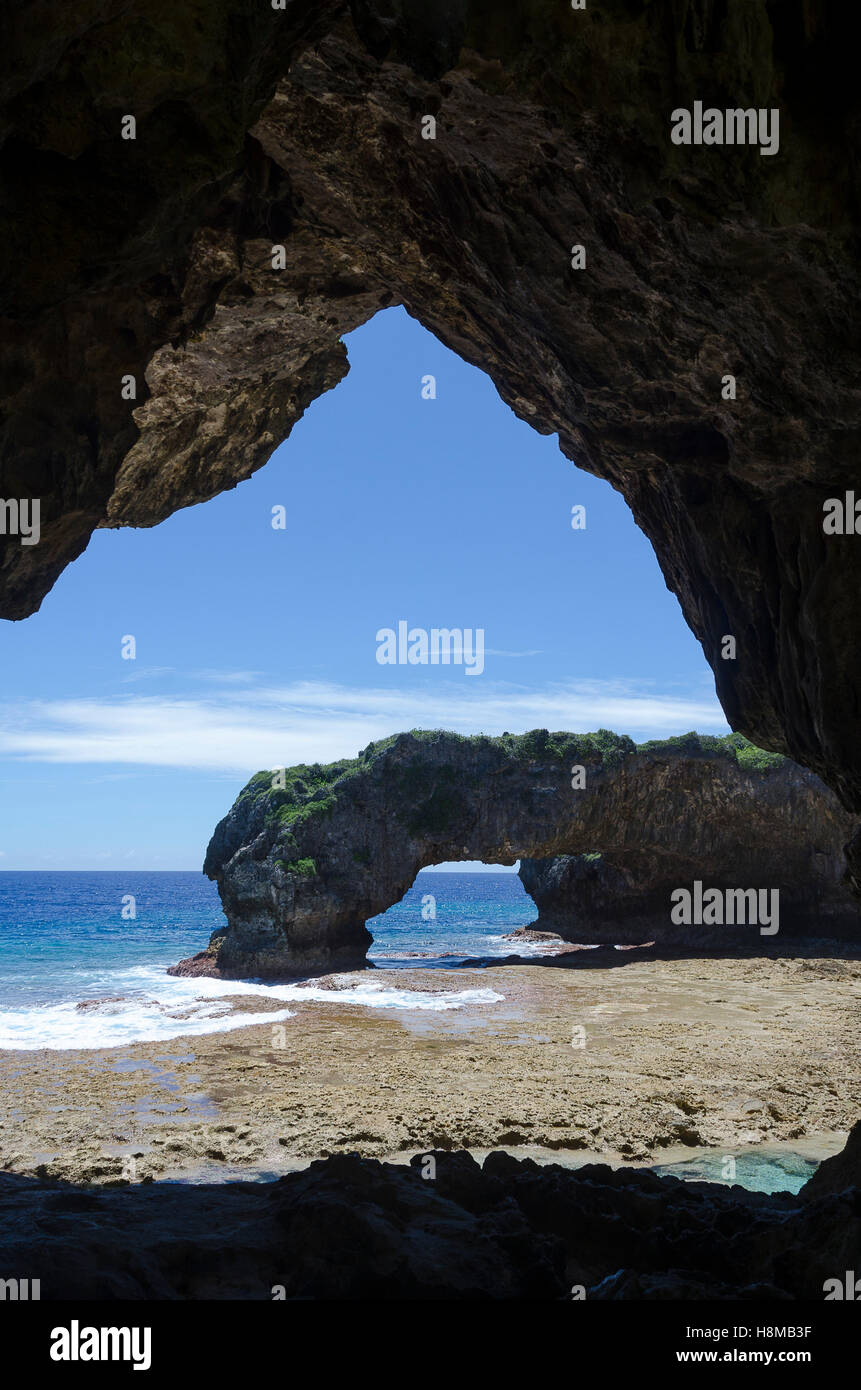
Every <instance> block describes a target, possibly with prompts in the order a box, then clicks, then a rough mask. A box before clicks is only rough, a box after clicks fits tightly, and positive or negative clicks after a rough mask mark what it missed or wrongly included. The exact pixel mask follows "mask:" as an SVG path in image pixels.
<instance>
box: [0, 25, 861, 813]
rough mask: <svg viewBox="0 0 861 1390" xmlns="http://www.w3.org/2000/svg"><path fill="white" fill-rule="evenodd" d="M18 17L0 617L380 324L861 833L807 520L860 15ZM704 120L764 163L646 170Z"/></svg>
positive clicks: (831, 406) (846, 242) (170, 497)
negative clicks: (479, 391)
mask: <svg viewBox="0 0 861 1390" xmlns="http://www.w3.org/2000/svg"><path fill="white" fill-rule="evenodd" d="M41 13H42V12H41V7H40V6H37V5H35V4H26V3H25V4H22V5H20V6H18V7H17V9H16V13H15V14H14V16H12V17H11V21H10V26H11V32H10V33H9V34H8V35H7V39H8V44H7V49H6V52H7V54H9V55H10V56H11V57H12V58H13V62H14V65H13V66H12V67H11V68H10V69H9V70H8V72H7V73H6V74H5V75H4V74H2V73H0V104H2V107H3V124H2V125H0V138H2V139H3V140H4V150H3V157H4V171H3V177H4V192H5V194H6V195H7V196H6V197H5V198H4V199H3V207H4V210H3V211H2V212H0V230H2V237H3V244H4V246H5V248H6V252H7V260H8V264H9V266H10V269H11V278H10V280H9V282H8V283H7V284H6V286H5V287H4V288H0V314H2V315H3V320H2V327H3V332H4V342H5V343H6V363H5V365H6V373H5V386H4V393H5V394H4V397H3V400H2V419H0V493H2V496H3V497H4V498H23V497H30V496H34V495H35V496H39V497H40V498H41V499H42V509H43V510H42V541H41V543H40V544H39V545H36V546H30V547H25V546H22V545H20V544H19V543H18V541H17V538H16V537H8V536H6V537H0V542H4V545H3V553H2V557H0V613H2V614H3V615H4V616H7V617H13V618H17V617H23V616H26V615H27V614H28V613H31V612H33V611H34V609H35V608H37V607H38V605H39V603H40V601H41V599H42V597H43V596H44V594H45V593H46V592H47V591H48V589H49V588H50V586H51V584H52V583H53V582H54V580H55V579H56V577H57V575H58V574H59V573H60V572H61V571H62V569H63V567H64V566H65V565H66V564H68V563H69V561H70V560H71V559H73V558H74V557H75V556H76V555H78V554H80V552H81V550H82V549H83V548H84V546H85V545H86V543H87V539H88V537H89V535H90V534H91V532H92V530H93V528H94V527H97V526H122V525H133V526H150V525H154V524H155V523H157V522H158V521H160V520H162V519H164V518H165V517H166V516H168V515H170V513H171V512H172V511H174V510H175V509H176V508H178V507H182V506H187V505H190V504H191V503H194V502H197V501H200V500H203V499H205V498H208V497H211V496H213V495H215V494H216V493H217V492H219V491H221V490H222V489H224V488H227V487H232V486H234V485H235V484H236V483H237V482H238V481H239V480H241V479H242V478H244V477H247V476H248V475H249V474H250V473H251V472H253V470H254V469H255V468H258V467H260V466H261V464H263V463H264V462H265V461H266V459H267V458H268V457H269V455H270V454H271V452H272V450H273V448H274V447H275V446H276V445H277V444H278V443H279V442H280V440H281V439H283V438H284V437H285V436H286V435H287V434H288V433H289V431H290V429H291V427H292V425H293V424H294V423H295V421H296V420H297V419H298V418H299V417H300V416H301V414H302V412H303V410H304V409H305V408H306V406H307V405H308V404H309V402H310V401H312V400H313V399H314V398H315V397H316V396H318V395H319V394H320V393H321V392H323V391H325V390H327V389H329V388H330V387H332V386H333V385H334V384H335V383H336V382H337V381H338V380H339V379H340V377H341V376H342V375H343V373H344V372H345V370H346V361H345V353H344V349H343V346H342V345H341V343H340V335H341V334H342V333H343V332H345V331H347V330H348V329H351V328H354V327H356V326H357V325H358V324H360V323H361V322H363V321H364V320H366V319H367V318H368V317H370V316H371V315H372V314H373V313H374V312H375V311H376V310H377V309H378V308H380V307H382V306H383V305H387V304H394V303H402V304H404V305H405V306H406V308H407V309H408V310H409V312H411V313H412V314H414V315H416V316H417V317H418V318H419V319H420V320H421V321H422V323H424V324H425V325H426V326H427V327H428V328H429V329H431V330H432V331H433V332H435V333H436V334H438V336H439V337H440V338H441V339H442V340H443V341H444V342H446V343H447V344H448V345H449V346H450V347H452V348H453V349H454V350H456V351H457V352H459V353H460V354H461V355H462V356H463V357H464V358H466V359H467V360H468V361H470V362H472V363H474V364H476V365H478V366H480V367H482V368H484V369H485V370H486V371H487V372H488V373H489V374H490V376H491V377H492V379H493V381H494V382H495V384H496V386H497V387H498V389H499V391H500V394H501V395H502V397H503V398H504V399H505V400H506V401H507V402H508V403H509V404H510V405H511V406H512V408H513V409H514V410H515V411H516V412H517V414H518V415H520V416H521V417H522V418H524V419H526V420H528V421H530V422H531V423H532V424H534V425H535V427H536V428H537V429H539V430H541V431H543V432H553V431H558V433H559V438H560V444H561V447H562V449H563V450H564V452H565V453H566V454H567V455H568V456H569V457H570V458H572V459H574V460H575V461H576V462H577V463H578V464H579V465H580V466H582V467H584V468H588V469H590V470H591V471H593V472H595V473H596V474H599V475H600V476H602V477H604V478H607V479H608V480H609V481H610V482H611V483H612V484H613V486H614V487H616V488H618V489H619V490H620V491H621V492H622V493H623V494H624V495H625V497H626V499H627V500H628V502H629V504H630V506H631V508H632V510H633V513H634V516H635V518H636V520H637V523H638V524H639V525H640V526H641V527H642V529H643V530H644V531H645V533H646V534H647V536H648V537H649V539H650V540H651V542H652V544H653V545H654V548H655V551H656V554H657V556H658V559H659V562H660V564H661V567H662V570H663V573H664V576H665V578H666V581H667V584H668V585H669V587H670V588H671V589H672V590H673V591H674V592H675V593H676V594H677V596H678V598H679V600H680V603H681V605H682V608H683V611H684V614H685V617H686V619H687V621H688V623H689V624H690V626H691V628H692V629H693V631H694V633H695V634H696V636H697V637H698V639H699V640H700V642H701V643H702V646H703V650H704V652H705V654H706V657H707V659H708V661H709V662H710V664H711V666H712V669H713V671H714V674H715V680H716V685H717V690H718V694H719V697H720V700H721V703H722V705H723V707H724V710H725V711H726V714H727V717H728V719H729V721H730V723H731V724H732V726H733V727H735V728H739V729H742V730H743V731H744V732H745V733H746V734H748V735H749V736H750V737H751V738H753V739H754V740H755V741H756V742H757V743H758V744H760V745H761V746H765V747H770V748H773V749H777V750H781V751H784V752H788V753H790V754H791V755H792V756H793V757H794V758H796V759H797V760H799V761H800V762H803V763H804V764H805V765H806V766H808V767H810V768H812V769H814V770H815V771H817V772H819V773H820V774H821V775H822V776H823V777H824V778H825V779H826V780H827V781H828V782H829V784H830V785H831V786H832V787H833V788H834V789H835V790H837V791H838V793H839V794H840V796H841V797H842V799H843V801H844V804H845V805H847V806H848V807H849V808H851V809H854V810H861V744H859V740H858V738H857V722H858V707H859V687H861V681H859V670H858V654H857V649H856V644H855V642H854V640H853V635H854V631H855V626H856V601H857V599H856V596H857V593H858V592H859V588H861V582H859V581H861V548H859V542H858V539H857V537H855V536H854V535H852V534H847V535H845V536H827V537H826V536H824V535H823V530H822V507H823V503H824V502H825V501H826V500H827V499H828V498H829V497H840V498H842V497H843V496H844V494H845V493H846V492H847V491H849V490H851V489H852V488H853V487H854V486H855V483H856V470H857V459H858V455H859V445H861V396H859V393H858V391H857V381H858V379H859V343H858V329H857V324H858V321H859V314H858V304H859V298H861V296H859V274H858V268H857V257H856V256H855V246H854V239H855V237H856V235H857V222H858V170H859V168H861V161H859V159H858V131H859V129H861V122H859V121H858V103H859V96H858V87H857V83H856V82H855V81H854V76H855V74H854V66H853V64H854V53H855V48H854V43H853V42H851V41H850V40H851V28H850V26H851V24H852V21H853V17H854V16H853V12H852V6H848V5H844V4H842V3H837V2H835V3H830V4H829V3H827V0H823V3H821V4H819V5H816V6H801V5H800V4H794V3H789V2H787V3H784V4H778V3H775V0H740V2H739V3H730V4H728V5H726V6H722V7H718V6H716V5H714V4H712V3H710V0H651V3H646V0H602V3H601V4H600V5H592V4H590V5H589V6H587V8H586V9H585V10H583V11H573V10H572V9H571V8H570V7H569V6H568V5H566V4H564V3H560V4H556V5H547V4H545V3H543V0H515V3H513V4H511V5H506V6H502V7H500V6H498V5H495V4H494V5H490V4H488V3H486V0H446V3H440V4H436V5H433V6H429V5H427V4H426V3H424V0H353V3H352V4H350V5H349V6H347V5H345V4H343V3H339V0H324V3H319V0H291V3H289V4H287V5H286V7H285V9H284V10H283V11H276V10H273V9H272V7H271V6H268V5H266V4H261V3H260V0H208V3H207V4H206V5H205V6H202V7H196V6H195V7H192V8H191V9H190V8H189V7H188V6H185V5H177V6H173V7H165V6H163V5H161V4H157V3H156V0H139V2H138V3H137V4H135V5H134V6H131V7H129V6H128V5H126V4H125V3H120V0H99V3H97V4H96V5H95V6H90V7H89V8H88V11H87V17H86V18H84V19H82V18H81V17H80V16H79V14H77V12H76V9H75V7H74V6H71V7H69V6H66V7H61V8H60V9H58V10H57V12H56V13H52V17H51V30H50V34H49V35H46V33H45V26H44V23H43V22H42V17H41ZM129 55H134V62H129V61H127V60H128V56H129ZM703 96H706V97H707V99H708V100H709V101H711V102H713V103H715V104H716V105H717V106H718V107H720V108H725V107H733V108H734V107H752V108H757V109H759V108H768V109H771V108H778V109H779V110H780V113H781V147H780V151H779V153H778V154H777V155H776V156H774V157H770V158H763V157H762V156H761V155H760V153H759V151H758V150H757V149H756V148H747V149H738V148H734V149H730V148H706V147H691V148H681V147H677V146H674V145H673V144H672V143H671V141H670V138H669V130H670V120H669V117H670V113H671V111H672V110H673V109H674V108H676V107H677V106H684V107H690V106H691V105H692V103H693V101H695V100H697V99H700V98H702V97H703ZM128 111H133V112H134V113H135V114H136V118H137V139H136V141H123V140H122V139H121V137H120V122H121V117H122V115H123V113H125V112H128ZM426 114H432V115H433V116H434V117H435V120H436V124H437V138H436V140H425V139H423V138H422V134H421V130H422V117H423V115H426ZM274 243H278V244H283V245H284V246H285V248H286V253H287V254H286V268H285V269H284V270H283V271H273V270H272V268H271V248H272V245H273V244H274ZM575 243H576V244H582V245H583V246H585V247H586V250H587V269H585V270H574V269H572V267H571V256H570V251H571V247H572V245H573V244H575ZM726 372H731V373H732V374H734V375H735V377H736V379H737V382H738V398H737V399H736V400H735V401H725V400H723V399H722V396H721V390H720V386H721V379H722V377H723V375H724V374H725V373H726ZM126 373H130V374H133V375H134V376H135V377H136V380H137V384H138V396H137V400H136V401H127V400H123V399H122V397H121V393H120V379H121V376H122V375H123V374H126ZM727 633H729V634H732V635H734V636H735V638H736V641H737V651H738V654H737V657H736V659H735V660H733V661H728V660H723V659H722V657H721V644H722V639H723V637H724V635H725V634H727Z"/></svg>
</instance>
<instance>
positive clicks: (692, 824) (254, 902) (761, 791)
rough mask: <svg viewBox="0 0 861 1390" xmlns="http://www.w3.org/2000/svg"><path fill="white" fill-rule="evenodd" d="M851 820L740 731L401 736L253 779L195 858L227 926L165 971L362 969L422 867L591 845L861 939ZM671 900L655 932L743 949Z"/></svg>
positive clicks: (799, 928)
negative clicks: (682, 922) (669, 736)
mask: <svg viewBox="0 0 861 1390" xmlns="http://www.w3.org/2000/svg"><path fill="white" fill-rule="evenodd" d="M273 784H274V785H273ZM575 784H576V786H575ZM852 829H853V823H852V822H851V820H850V818H849V817H848V816H847V814H846V813H845V812H844V811H843V810H842V809H841V807H840V805H839V802H838V801H837V798H836V797H835V796H834V794H833V793H832V792H830V791H829V790H828V789H827V788H826V787H824V786H823V784H822V783H821V782H820V781H819V779H818V778H817V777H815V776H814V775H813V774H812V773H810V772H807V771H805V770H804V769H802V768H799V767H797V766H795V765H794V764H792V763H790V762H789V761H788V760H786V759H783V758H779V757H774V756H765V757H763V755H762V754H759V753H758V751H757V750H753V749H751V748H750V746H749V745H745V741H744V740H743V739H741V738H739V737H738V736H729V737H728V738H727V739H716V738H700V737H699V736H697V735H695V734H692V735H689V736H687V737H686V738H684V739H677V740H669V741H667V742H664V743H648V744H644V745H642V746H641V747H640V748H639V749H638V748H637V746H636V745H635V744H634V743H633V742H632V740H631V739H629V738H627V737H624V736H623V737H620V736H618V735H616V734H610V733H607V732H606V731H602V732H600V733H598V734H586V735H577V734H564V733H557V734H549V733H548V732H547V731H546V730H542V729H538V730H534V731H533V732H532V733H529V734H522V735H520V736H517V737H514V736H512V735H508V734H506V735H503V736H502V737H501V738H486V737H472V738H466V737H463V736H461V735H458V734H450V733H443V732H413V733H408V734H406V733H405V734H398V735H396V736H394V737H392V738H390V739H386V740H385V741H384V742H382V743H380V744H378V745H376V746H375V745H373V744H371V745H369V746H368V748H366V749H364V750H363V752H362V753H360V754H359V756H358V757H357V758H355V759H345V760H342V761H341V762H338V763H332V764H329V765H328V766H325V767H323V766H320V765H319V764H317V765H316V766H313V767H306V766H300V767H294V768H290V769H286V770H284V772H283V774H282V775H280V776H279V775H278V774H277V773H276V774H275V775H274V776H273V774H272V773H270V772H261V773H258V774H257V776H256V777H253V778H252V779H251V781H250V782H249V783H248V785H247V786H246V787H245V789H244V790H243V791H242V792H241V793H240V795H239V797H238V798H237V800H236V802H235V803H234V805H233V807H232V809H231V811H230V812H229V813H228V815H227V816H225V818H224V819H223V820H222V821H221V822H220V823H219V825H218V826H217V828H216V830H215V833H214V834H213V837H212V840H211V842H210V845H209V849H208V851H207V856H206V863H205V864H204V872H205V873H207V874H208V875H209V876H210V878H214V879H215V880H216V881H217V883H218V890H219V893H220V894H221V900H222V904H223V907H224V911H225V914H226V916H227V921H228V929H227V932H226V933H224V932H218V933H216V934H215V935H214V937H213V940H212V942H211V943H210V947H209V949H208V950H207V951H205V952H201V953H200V955H199V956H196V957H193V958H192V959H191V960H190V961H186V962H182V963H181V964H180V966H178V967H174V970H175V971H178V972H179V973H191V974H194V973H218V974H221V975H224V976H227V977H236V976H242V975H259V976H269V977H277V976H288V975H291V974H305V973H315V972H322V971H329V970H338V969H348V968H353V967H356V966H360V965H362V964H364V963H365V956H366V952H367V948H368V946H369V944H370V942H371V935H370V933H369V932H368V930H367V928H366V926H365V923H366V922H367V921H368V919H369V918H371V917H374V916H376V915H377V914H378V913H380V912H383V911H385V909H386V908H388V907H391V906H392V904H393V903H396V902H398V901H399V900H400V899H401V898H402V897H403V896H404V894H405V893H406V891H407V889H408V888H409V887H410V886H411V884H412V883H413V882H414V880H415V877H416V874H417V873H418V871H419V870H420V869H421V868H424V867H426V866H428V865H431V864H437V863H440V862H442V861H446V860H458V859H464V860H466V859H483V860H485V861H487V862H493V863H501V864H513V863H514V862H515V860H516V859H518V858H520V857H521V856H527V857H529V858H537V859H541V858H548V857H552V856H556V855H563V854H580V853H583V852H585V851H589V850H592V849H594V848H595V846H601V847H602V849H604V850H606V851H607V852H608V853H609V854H611V855H613V856H615V857H616V859H617V860H619V861H621V862H623V863H624V862H625V861H626V860H627V859H630V860H631V862H632V863H634V864H636V865H639V864H641V863H642V859H643V856H644V855H651V856H653V857H654V858H655V859H656V860H658V861H660V860H661V859H662V858H664V857H666V863H667V867H666V869H665V870H660V869H659V870H658V871H657V872H656V873H655V875H654V879H653V883H652V887H656V886H660V885H661V884H666V883H667V881H668V880H670V879H671V878H672V876H673V875H675V874H683V875H684V876H683V877H682V879H681V881H680V882H678V883H677V885H676V886H680V887H683V886H686V885H687V886H690V884H691V881H692V880H694V879H699V880H701V881H704V882H705V883H706V884H707V885H708V886H714V887H723V885H729V886H733V887H738V888H745V889H747V888H751V887H768V888H771V889H777V890H778V891H779V893H780V929H781V931H782V932H788V933H790V934H792V933H798V932H806V933H807V934H808V935H814V936H819V935H823V934H826V933H827V932H828V930H829V929H830V930H831V932H832V934H834V933H836V934H841V933H847V934H855V933H857V929H858V925H859V919H858V913H857V907H856V905H855V903H854V901H853V900H852V899H851V898H850V897H849V895H848V893H847V892H846V891H845V889H843V888H842V887H841V885H840V876H841V872H842V869H843V857H842V854H841V846H842V844H843V843H844V841H845V839H846V837H847V836H848V834H849V833H850V831H851V830H852ZM530 891H531V890H530ZM649 905H652V906H653V905H654V900H653V901H652V903H650V904H649ZM669 907H670V904H669V899H668V897H667V898H665V899H664V915H663V918H658V919H657V920H656V921H655V922H654V924H653V931H654V934H655V935H656V936H657V938H659V939H660V940H661V941H662V942H664V943H666V942H674V943H676V944H680V945H685V946H687V947H689V948H693V947H697V948H698V947H701V946H716V945H718V946H720V945H725V946H726V945H730V944H733V943H738V942H740V941H741V942H745V943H746V944H748V945H749V944H750V940H751V932H752V931H753V932H755V931H756V928H755V927H754V928H751V927H750V926H745V927H739V928H737V929H735V931H733V929H731V928H724V927H721V928H712V929H709V928H703V927H698V928H697V927H676V928H674V927H673V926H672V924H671V923H670V920H669ZM539 925H540V922H539ZM613 930H614V932H615V935H613V936H611V937H610V938H609V939H612V940H619V939H620V932H621V939H624V933H625V928H624V924H623V925H622V926H621V927H619V926H614V928H613Z"/></svg>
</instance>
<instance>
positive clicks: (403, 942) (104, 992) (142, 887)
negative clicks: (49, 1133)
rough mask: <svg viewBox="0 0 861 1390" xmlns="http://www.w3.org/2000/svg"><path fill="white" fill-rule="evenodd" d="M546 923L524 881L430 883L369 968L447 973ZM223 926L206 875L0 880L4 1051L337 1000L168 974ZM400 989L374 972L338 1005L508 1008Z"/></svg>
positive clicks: (176, 1031)
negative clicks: (235, 1001)
mask: <svg viewBox="0 0 861 1390" xmlns="http://www.w3.org/2000/svg"><path fill="white" fill-rule="evenodd" d="M132 898H133V899H134V901H133V902H132V901H130V900H131V899H132ZM431 899H432V900H433V901H432V902H431ZM423 909H424V915H423ZM132 912H133V913H134V915H133V916H132V915H131V914H132ZM124 913H125V916H124V915H123V914H124ZM535 916H536V912H535V907H534V904H533V903H532V900H531V898H529V897H528V896H527V894H526V893H525V892H524V890H523V886H522V884H521V882H520V879H519V878H518V877H517V875H516V874H492V873H488V874H444V873H443V874H440V873H437V874H433V873H422V874H420V875H419V877H418V878H417V880H416V882H415V884H414V885H413V887H412V888H411V889H410V891H409V892H408V893H407V894H406V896H405V898H404V899H403V901H402V902H401V903H398V904H397V905H396V906H395V907H393V908H391V909H390V911H389V912H387V913H384V914H383V915H382V916H380V917H375V918H374V919H373V920H372V921H371V922H370V923H369V927H370V930H371V932H372V933H373V936H374V946H373V948H372V950H371V952H370V956H371V959H372V960H377V961H378V962H379V964H380V965H385V966H387V967H389V968H391V967H397V966H399V965H403V966H409V965H412V966H415V965H416V964H417V959H416V957H417V956H421V957H423V963H424V964H427V965H429V966H443V967H444V966H446V965H448V966H451V965H456V964H457V963H458V962H459V961H461V960H463V959H464V958H465V957H467V956H472V955H483V956H487V955H506V954H508V953H509V952H510V951H511V949H512V946H511V943H510V942H506V941H505V940H504V939H503V938H504V934H505V933H506V932H509V931H513V930H514V929H515V928H516V927H519V926H524V925H526V924H527V923H528V922H530V921H533V920H534V918H535ZM224 925H225V919H224V914H223V913H222V911H221V904H220V902H219V898H218V893H217V890H216V888H215V885H214V884H213V883H210V881H209V880H208V879H206V878H204V877H203V875H202V874H197V873H143V872H134V873H132V872H128V873H126V872H123V873H114V872H107V873H73V872H65V873H53V872H46V873H33V872H12V871H7V872H3V873H0V1047H17V1048H30V1049H32V1048H39V1047H106V1046H111V1045H114V1044H119V1043H124V1042H135V1041H148V1040H157V1039H162V1038H168V1037H179V1036H184V1035H186V1034H194V1033H203V1032H219V1031H222V1030H225V1029H227V1028H234V1027H237V1026H242V1025H243V1024H245V1023H254V1022H259V1015H255V1014H253V1013H251V1012H249V1013H248V1014H247V1015H246V1014H237V1013H236V1012H235V1011H233V1006H232V1005H229V1004H227V1003H226V1002H225V996H227V995H228V994H229V995H232V996H237V995H242V994H247V995H252V994H258V995H259V994H265V995H266V996H267V997H268V998H269V999H270V1000H274V1001H276V1002H278V1003H280V1004H283V1005H284V1006H285V1007H284V1008H283V1009H282V1010H281V1012H280V1013H279V1014H277V1015H276V1014H269V1015H268V1016H267V1017H268V1019H269V1021H270V1022H275V1021H277V1018H281V1017H283V1018H289V1017H290V1016H291V1012H290V1010H289V1008H288V1007H286V1006H287V1005H289V1003H290V1001H291V1000H293V999H297V998H303V999H308V998H311V997H314V995H315V994H316V995H319V997H320V999H321V1000H322V1001H323V1002H326V1001H331V1000H332V999H333V998H334V997H335V996H334V994H333V992H332V991H322V990H316V991H315V990H314V988H313V986H303V985H285V986H272V985H263V984H256V983H253V982H248V983H246V982H242V983H235V982H225V981H217V980H199V979H198V980H188V979H174V978H173V977H172V976H169V975H166V974H165V970H166V968H167V966H169V965H172V964H174V963H175V962H176V961H178V960H180V959H181V958H182V957H183V956H189V955H193V954H194V952H195V951H199V950H201V949H202V948H203V947H204V946H205V945H206V943H207V941H208V940H209V936H210V934H211V932H212V931H214V930H215V929H216V928H218V927H223V926H224ZM527 949H528V948H527ZM390 980H391V977H390V976H389V977H388V979H386V977H383V978H379V977H378V978H376V979H375V978H374V973H373V972H368V974H367V975H365V976H363V977H362V978H361V980H360V982H359V983H358V984H357V983H355V982H354V983H353V984H352V986H351V988H350V990H349V991H348V992H347V993H345V992H344V990H338V991H336V993H337V997H338V998H339V999H340V1000H341V1001H342V1002H356V1003H361V1004H364V1005H367V1006H368V1007H374V1008H420V1009H429V1010H436V1011H438V1010H443V1009H448V1008H457V1007H460V1006H461V1005H462V1004H465V1003H474V1002H477V1001H478V1002H487V1003H493V1002H496V1001H497V1000H499V999H500V998H501V997H502V996H501V995H498V994H496V993H495V991H493V990H490V989H487V990H466V991H458V990H456V989H453V990H451V991H448V992H434V993H433V994H430V993H425V994H423V993H422V992H420V991H415V990H408V989H398V988H395V987H392V985H391V984H390ZM82 1004H86V1005H87V1007H86V1008H81V1007H80V1006H81V1005H82Z"/></svg>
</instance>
